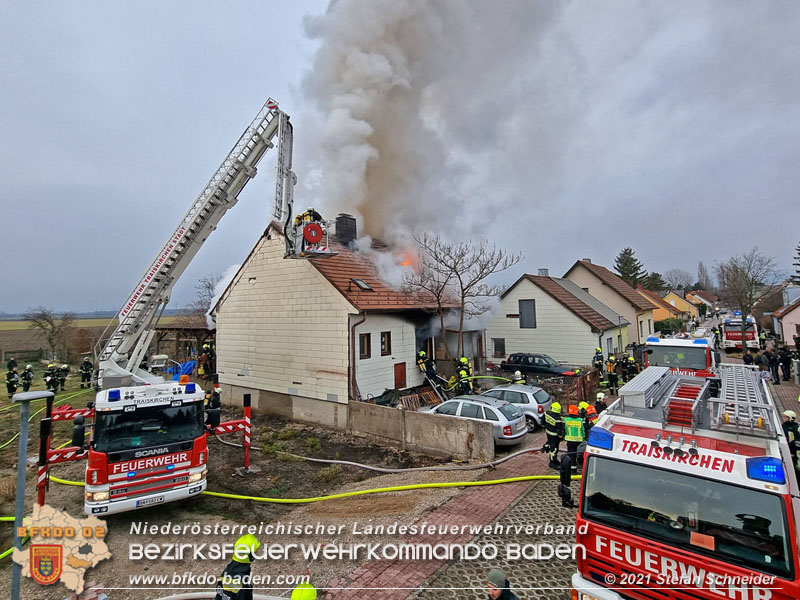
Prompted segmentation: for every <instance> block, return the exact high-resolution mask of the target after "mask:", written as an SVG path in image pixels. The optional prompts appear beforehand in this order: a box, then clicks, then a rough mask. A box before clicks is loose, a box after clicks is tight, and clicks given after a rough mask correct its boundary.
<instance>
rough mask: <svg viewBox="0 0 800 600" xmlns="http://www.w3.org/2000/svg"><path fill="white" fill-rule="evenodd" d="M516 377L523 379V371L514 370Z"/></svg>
mask: <svg viewBox="0 0 800 600" xmlns="http://www.w3.org/2000/svg"><path fill="white" fill-rule="evenodd" d="M514 379H522V373H520V372H519V371H514Z"/></svg>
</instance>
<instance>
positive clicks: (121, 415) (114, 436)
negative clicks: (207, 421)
mask: <svg viewBox="0 0 800 600" xmlns="http://www.w3.org/2000/svg"><path fill="white" fill-rule="evenodd" d="M201 435H203V403H202V402H193V403H191V404H186V405H184V406H147V407H142V408H137V409H136V410H134V411H130V412H113V413H112V412H98V413H97V415H96V417H95V426H94V444H95V445H94V447H95V450H97V451H98V452H116V451H119V450H129V449H131V448H147V447H149V446H161V445H164V444H172V443H175V442H183V441H187V440H193V439H195V438H197V437H200V436H201Z"/></svg>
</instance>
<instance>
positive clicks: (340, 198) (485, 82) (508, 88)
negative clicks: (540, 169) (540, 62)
mask: <svg viewBox="0 0 800 600" xmlns="http://www.w3.org/2000/svg"><path fill="white" fill-rule="evenodd" d="M554 6H555V5H554V4H553V3H523V2H518V3H504V4H503V7H502V10H498V8H497V7H496V6H495V5H493V3H489V2H478V1H476V0H457V1H456V0H450V1H448V0H441V1H438V2H418V1H415V0H371V1H370V2H361V1H358V0H339V1H336V2H332V3H331V4H330V5H329V6H328V9H327V11H326V13H325V14H324V15H322V16H319V17H308V18H307V19H306V22H305V27H306V33H307V35H308V36H309V37H311V38H315V39H319V40H321V44H320V48H319V50H318V52H317V54H316V57H315V60H314V65H313V67H312V69H311V70H310V71H309V73H308V74H307V75H306V76H305V78H304V81H303V93H304V97H306V98H308V99H310V100H311V101H312V103H313V104H314V107H313V108H314V109H316V114H315V117H313V118H312V119H314V120H316V123H307V124H306V125H305V127H304V130H305V133H304V132H302V131H301V132H300V135H305V136H306V138H307V139H306V140H304V142H303V143H302V144H300V146H302V147H305V148H314V149H315V152H316V154H315V155H313V156H311V157H310V159H311V160H310V162H311V163H312V165H311V166H312V169H311V173H309V174H308V176H307V177H305V181H306V184H307V187H308V189H307V191H308V192H309V193H310V194H311V195H312V196H313V197H315V202H318V203H319V205H321V206H323V207H325V209H326V210H327V211H328V212H339V211H343V212H348V213H351V214H354V215H357V216H358V217H360V218H359V221H360V223H362V224H363V228H362V230H363V231H364V232H365V233H367V234H370V235H372V236H375V237H378V238H380V239H382V240H386V241H387V242H392V241H394V240H397V239H401V238H402V237H404V236H405V235H407V233H408V231H414V230H416V231H452V230H456V231H453V233H457V232H459V231H460V232H461V233H462V234H463V233H464V232H468V231H470V230H473V231H474V230H477V229H478V228H481V229H483V228H484V227H485V225H486V218H487V217H490V216H491V215H492V213H493V210H492V205H493V204H495V203H497V204H499V203H501V202H504V201H506V198H507V197H508V196H509V194H510V192H509V187H508V184H507V183H505V182H504V181H503V180H502V175H501V174H500V172H499V171H498V168H497V167H498V165H507V164H509V163H513V162H514V161H512V160H510V159H509V158H508V156H505V157H501V158H498V157H496V156H497V154H498V150H499V151H501V152H505V154H506V155H507V154H508V153H509V151H511V152H513V150H514V148H513V144H511V143H510V140H516V139H517V138H518V137H519V133H520V132H519V131H518V128H517V127H516V121H517V120H518V118H519V114H517V113H519V112H520V111H524V113H525V114H526V115H527V114H528V113H529V111H530V109H531V105H532V103H531V102H530V101H524V100H525V96H526V94H527V93H529V91H530V90H531V89H533V88H534V87H535V84H534V83H533V81H532V80H530V79H524V78H522V77H521V76H520V73H521V72H522V71H523V66H525V65H527V64H528V63H529V62H530V58H531V52H532V51H533V50H535V49H536V48H537V45H538V41H537V31H538V30H539V29H540V27H541V26H542V24H543V23H545V22H546V21H548V20H549V19H550V15H551V12H552V11H553V10H554V8H553V7H554ZM522 140H523V142H524V143H523V146H524V148H525V150H524V151H522V152H520V154H521V155H524V158H525V161H526V162H527V161H530V160H532V159H533V158H534V156H533V155H535V154H537V151H536V150H535V149H531V148H530V145H531V142H532V141H533V140H531V139H529V138H527V137H526V136H522ZM514 143H519V142H514ZM547 156H548V157H550V158H548V159H547V160H546V161H545V162H546V163H550V162H551V161H552V160H553V158H552V148H551V149H549V150H548V153H547ZM526 167H527V168H526V169H525V170H526V172H529V171H531V167H530V165H526ZM506 168H507V167H506ZM524 193H525V198H524V200H525V201H526V202H527V203H530V202H532V201H534V200H535V198H536V195H537V190H532V189H531V190H527V189H526V190H525V191H524ZM540 193H544V191H543V190H542V191H540ZM517 195H519V194H517ZM518 199H519V198H518ZM467 206H468V207H469V213H468V212H467V211H466V207H467Z"/></svg>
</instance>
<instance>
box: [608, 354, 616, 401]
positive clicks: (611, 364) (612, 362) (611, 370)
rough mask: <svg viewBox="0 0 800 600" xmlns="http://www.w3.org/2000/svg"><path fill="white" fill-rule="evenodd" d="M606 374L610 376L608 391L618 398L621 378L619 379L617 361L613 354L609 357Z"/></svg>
mask: <svg viewBox="0 0 800 600" xmlns="http://www.w3.org/2000/svg"><path fill="white" fill-rule="evenodd" d="M606 374H607V376H608V391H609V392H611V393H612V394H613V395H615V396H616V395H617V389H618V388H619V378H618V377H617V359H616V358H615V357H614V355H613V354H611V355H609V357H608V364H607V365H606Z"/></svg>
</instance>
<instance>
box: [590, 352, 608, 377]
mask: <svg viewBox="0 0 800 600" xmlns="http://www.w3.org/2000/svg"><path fill="white" fill-rule="evenodd" d="M604 362H605V360H604V359H603V349H602V348H601V347H600V346H598V347H597V348H595V349H594V357H593V358H592V367H593V368H595V369H597V370H598V371H600V375H601V376H602V374H603V363H604Z"/></svg>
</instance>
